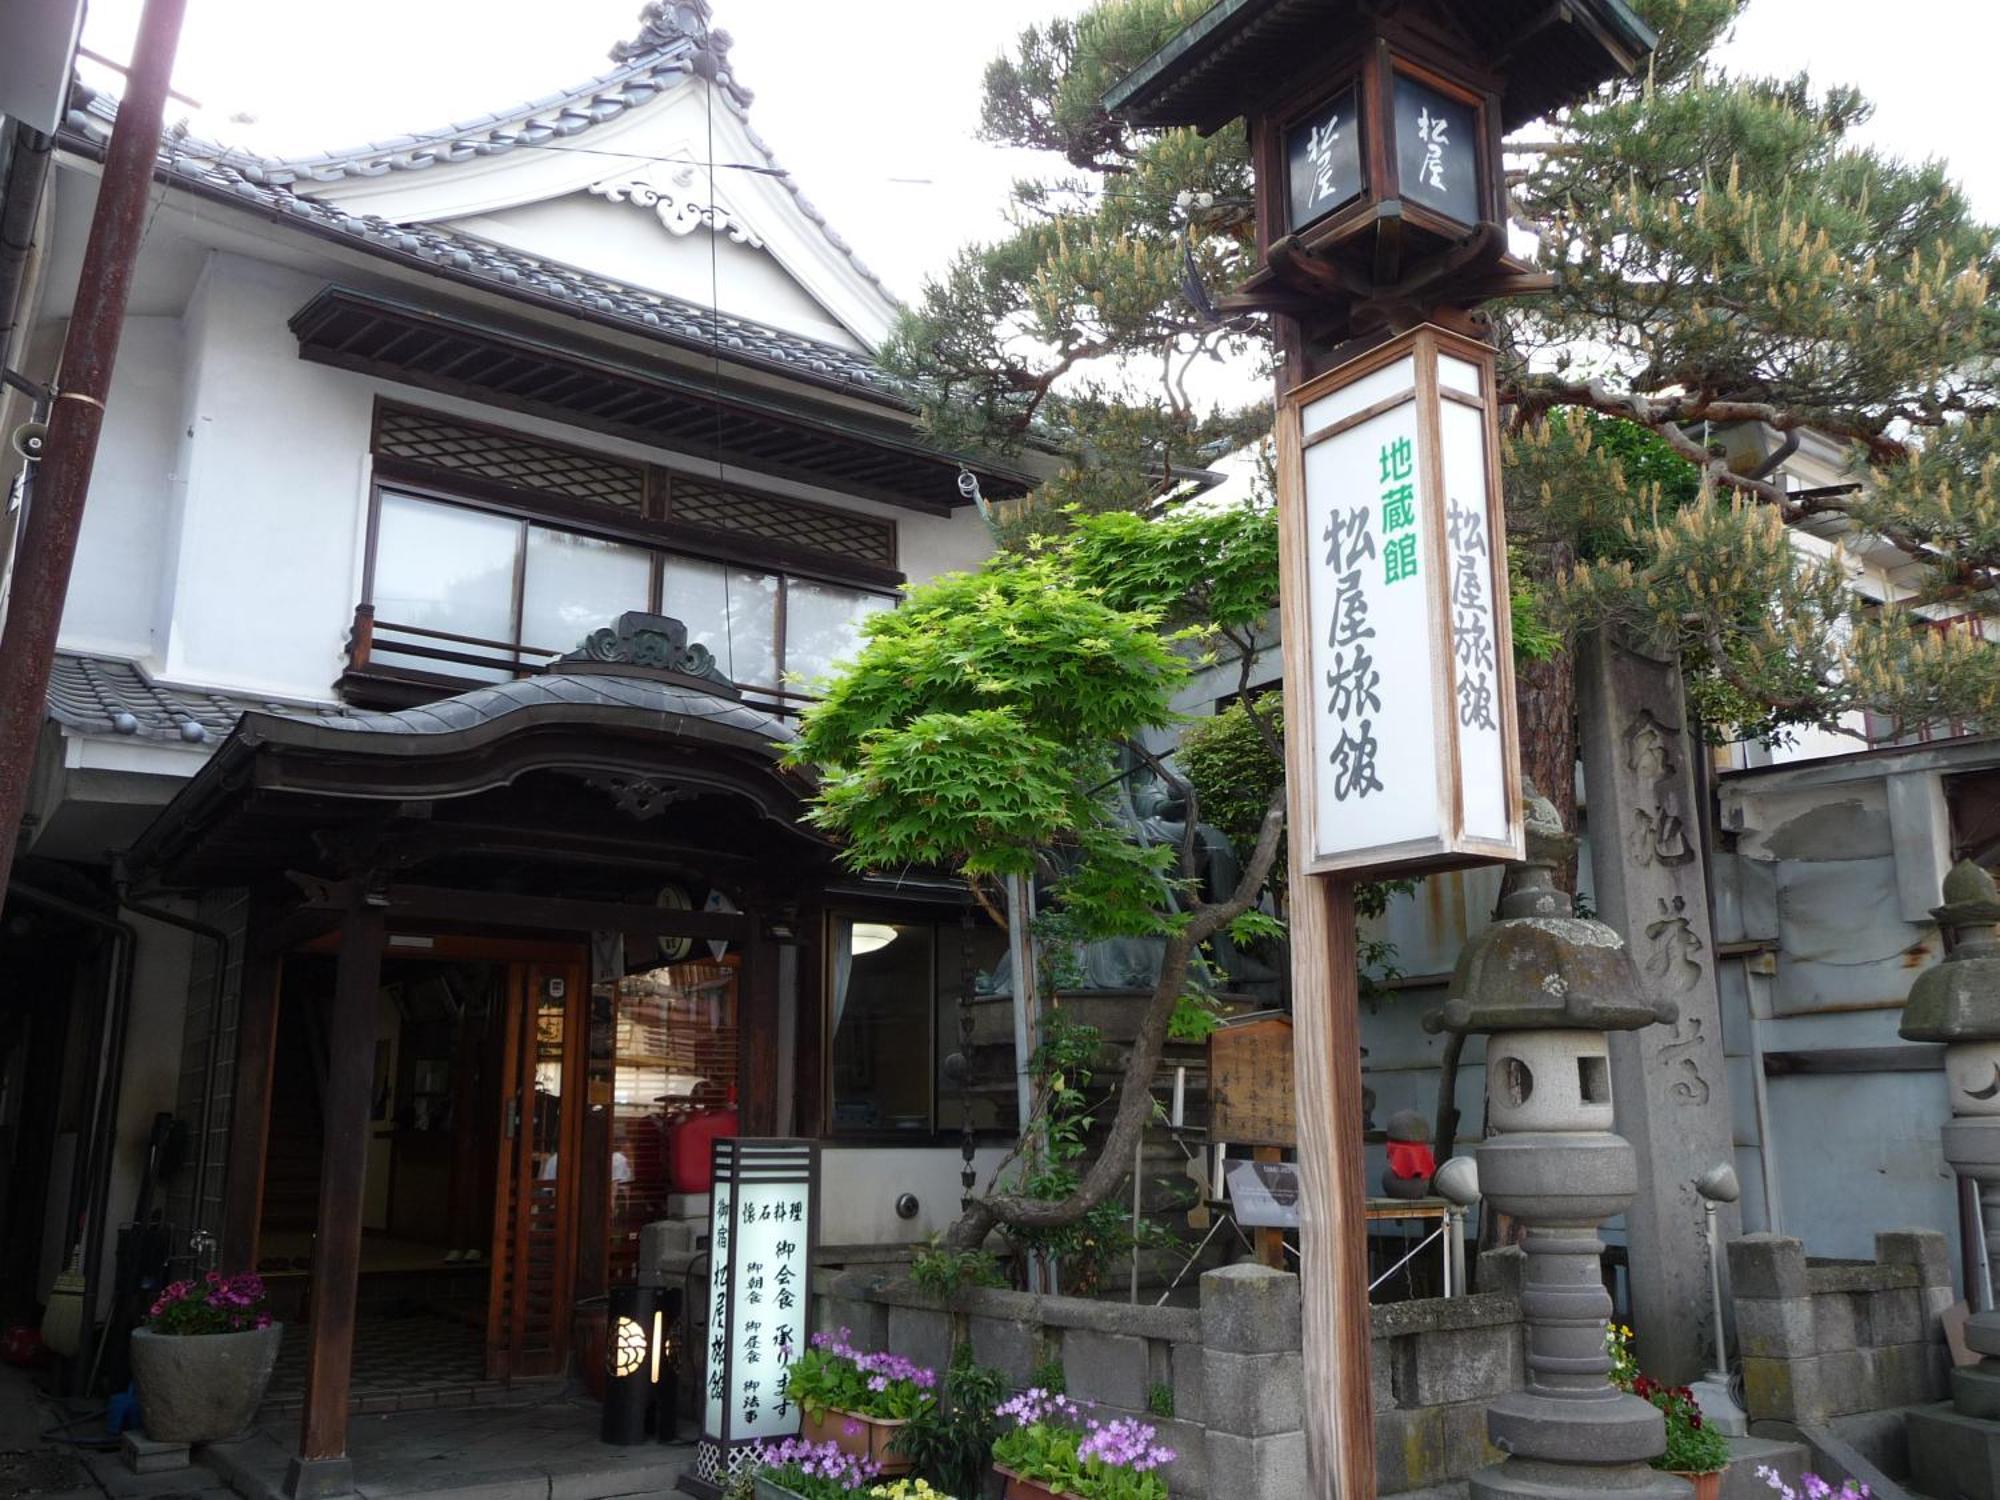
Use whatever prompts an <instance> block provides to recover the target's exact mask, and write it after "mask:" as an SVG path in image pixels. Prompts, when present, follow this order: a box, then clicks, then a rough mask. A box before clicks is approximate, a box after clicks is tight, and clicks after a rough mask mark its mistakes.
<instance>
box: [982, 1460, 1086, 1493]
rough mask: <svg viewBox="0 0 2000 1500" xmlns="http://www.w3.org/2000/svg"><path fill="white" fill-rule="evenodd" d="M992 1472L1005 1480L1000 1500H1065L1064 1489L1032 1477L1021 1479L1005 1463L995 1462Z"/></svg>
mask: <svg viewBox="0 0 2000 1500" xmlns="http://www.w3.org/2000/svg"><path fill="white" fill-rule="evenodd" d="M993 1472H994V1473H995V1474H998V1475H999V1476H1000V1477H1001V1478H1002V1479H1004V1480H1006V1481H1007V1487H1006V1488H1005V1489H1004V1490H1002V1491H1001V1492H1000V1500H1065V1496H1066V1495H1067V1494H1068V1491H1066V1490H1052V1489H1050V1488H1049V1487H1048V1486H1047V1485H1045V1484H1041V1483H1039V1482H1037V1481H1036V1480H1033V1479H1023V1478H1022V1477H1021V1476H1020V1475H1019V1474H1016V1473H1015V1472H1014V1471H1013V1470H1012V1469H1010V1468H1008V1467H1007V1466H1006V1465H1005V1464H995V1465H994V1466H993Z"/></svg>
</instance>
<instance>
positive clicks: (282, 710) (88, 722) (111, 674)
mask: <svg viewBox="0 0 2000 1500" xmlns="http://www.w3.org/2000/svg"><path fill="white" fill-rule="evenodd" d="M252 709H256V710H258V711H260V712H263V713H271V714H283V715H285V716H286V717H287V718H297V719H310V720H328V721H331V720H335V719H338V718H340V717H341V716H343V715H344V714H345V712H346V711H345V710H344V709H341V708H339V707H337V706H334V705H326V706H323V707H321V706H314V705H301V704H295V703H277V702H273V701H271V700H269V699H265V698H257V697H250V696H247V695H244V694H237V693H219V692H215V691H212V690H210V689H208V688H196V687H175V686H172V685H170V684H168V683H163V682H155V681H154V680H153V679H152V678H151V677H149V676H148V675H147V674H146V672H145V669H144V668H142V667H140V666H139V665H138V664H137V663H136V662H130V661H125V660H123V659H121V658H118V657H109V656H84V655H80V654H77V653H74V652H68V651H59V652H57V653H56V658H55V663H54V666H53V667H52V669H51V671H50V673H49V717H50V718H52V719H54V720H55V721H56V722H57V723H58V724H61V725H62V726H63V727H64V728H65V729H71V730H75V731H76V732H78V733H80V734H108V735H123V736H129V737H131V738H133V739H141V740H170V741H179V742H181V743H183V744H190V745H201V744H213V743H214V742H216V741H218V740H220V739H222V738H223V736H225V735H227V734H228V733H229V731H230V730H232V729H234V728H235V727H236V721H237V720H238V719H240V718H242V717H243V715H244V714H245V713H246V712H248V711H250V710H252Z"/></svg>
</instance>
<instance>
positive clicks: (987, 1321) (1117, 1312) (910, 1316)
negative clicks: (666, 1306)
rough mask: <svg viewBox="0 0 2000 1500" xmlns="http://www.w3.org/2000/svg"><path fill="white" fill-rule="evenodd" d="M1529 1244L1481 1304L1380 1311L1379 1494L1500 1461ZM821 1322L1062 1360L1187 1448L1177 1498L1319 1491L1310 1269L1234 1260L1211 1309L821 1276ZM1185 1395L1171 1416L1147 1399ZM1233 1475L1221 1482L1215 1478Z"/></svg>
mask: <svg viewBox="0 0 2000 1500" xmlns="http://www.w3.org/2000/svg"><path fill="white" fill-rule="evenodd" d="M1519 1259H1520V1252H1519V1251H1500V1252H1496V1253H1495V1254H1492V1255H1489V1256H1487V1257H1483V1258H1482V1262H1481V1267H1480V1271H1481V1278H1482V1279H1481V1281H1480V1285H1482V1286H1486V1287H1489V1288H1495V1287H1497V1288H1499V1290H1489V1291H1487V1292H1485V1293H1482V1294H1480V1295H1477V1296H1471V1297H1462V1298H1455V1299H1452V1300H1450V1301H1445V1300H1443V1299H1426V1300H1423V1301H1416V1302H1401V1303H1392V1304H1388V1305H1385V1306H1382V1307H1377V1308H1375V1309H1374V1340H1373V1347H1372V1358H1373V1366H1374V1368H1373V1377H1374V1392H1375V1409H1376V1416H1375V1421H1376V1445H1377V1474H1378V1492H1379V1493H1381V1494H1383V1495H1396V1494H1404V1493H1407V1492H1411V1491H1420V1490H1429V1489H1432V1488H1434V1487H1436V1486H1440V1485H1446V1484H1449V1483H1451V1482H1452V1481H1454V1480H1459V1479H1463V1478H1464V1477H1465V1476H1466V1475H1468V1474H1470V1473H1472V1472H1473V1471H1474V1470H1475V1469H1478V1468H1481V1467H1483V1466H1484V1465H1486V1464H1488V1463H1492V1462H1495V1461H1496V1460H1497V1459H1498V1458H1499V1455H1498V1454H1497V1453H1495V1452H1494V1451H1493V1450H1492V1449H1491V1448H1489V1447H1488V1446H1487V1443H1486V1417H1485V1412H1486V1403H1487V1401H1488V1400H1489V1399H1491V1398H1492V1397H1493V1396H1496V1395H1499V1394H1501V1393H1502V1392H1505V1391H1509V1390H1514V1389H1517V1388H1519V1386H1520V1385H1521V1384H1522V1382H1523V1379H1524V1375H1525V1366H1524V1355H1523V1343H1522V1330H1521V1313H1520V1304H1519V1300H1518V1296H1519V1267H1518V1262H1519ZM815 1289H816V1290H817V1292H818V1293H819V1295H818V1297H817V1299H816V1319H817V1322H818V1324H819V1326H820V1327H821V1328H828V1329H839V1328H845V1329H847V1330H848V1332H849V1336H850V1337H851V1338H852V1339H853V1340H854V1342H855V1343H856V1344H857V1345H859V1346H861V1347H863V1348H883V1349H893V1350H895V1351H896V1352H897V1353H899V1354H902V1355H905V1356H906V1357H908V1358H911V1359H914V1360H917V1361H918V1362H919V1363H922V1364H926V1365H930V1366H932V1367H934V1368H938V1369H942V1368H943V1367H944V1366H945V1365H946V1364H947V1363H949V1361H950V1358H951V1353H952V1350H953V1349H954V1348H955V1347H956V1345H957V1344H958V1343H960V1342H968V1341H969V1342H970V1344H971V1347H972V1357H973V1359H974V1360H976V1361H977V1362H978V1363H980V1364H983V1365H988V1366H991V1367H993V1368H996V1369H998V1370H1000V1371H1002V1372H1003V1373H1005V1375H1006V1376H1007V1378H1008V1380H1009V1381H1011V1382H1012V1383H1013V1384H1014V1385H1015V1386H1016V1387H1017V1388H1018V1387H1024V1386H1027V1385H1029V1384H1031V1383H1032V1380H1033V1376H1034V1372H1035V1371H1037V1370H1038V1369H1042V1368H1045V1367H1046V1366H1047V1365H1049V1364H1051V1363H1054V1362H1059V1363H1060V1364H1061V1366H1062V1369H1063V1376H1064V1380H1065V1383H1066V1384H1067V1387H1068V1390H1069V1394H1070V1395H1071V1396H1073V1397H1075V1398H1076V1399H1077V1400H1079V1401H1088V1402H1091V1403H1093V1404H1094V1405H1095V1406H1096V1407H1097V1409H1098V1411H1099V1413H1100V1414H1102V1415H1103V1416H1105V1417H1114V1416H1124V1415H1135V1416H1140V1417H1143V1418H1145V1419H1146V1420H1147V1421H1151V1422H1153V1423H1155V1424H1156V1425H1157V1426H1158V1427H1159V1428H1160V1435H1161V1440H1162V1441H1163V1442H1165V1443H1166V1444H1167V1445H1168V1446H1170V1447H1172V1448H1173V1449H1174V1450H1175V1452H1176V1454H1177V1455H1178V1456H1177V1458H1176V1460H1175V1462H1174V1464H1173V1465H1172V1466H1171V1467H1170V1468H1169V1469H1168V1470H1167V1476H1166V1477H1167V1482H1168V1485H1169V1487H1170V1488H1171V1490H1172V1493H1173V1495H1174V1497H1175V1500H1203V1497H1213V1500H1232V1497H1235V1496H1239V1495H1287V1494H1304V1493H1305V1489H1306V1470H1305V1461H1306V1459H1305V1431H1304V1419H1305V1417H1304V1413H1305V1371H1304V1360H1303V1354H1302V1334H1301V1325H1300V1309H1299V1284H1298V1278H1297V1277H1296V1276H1292V1275H1290V1274H1288V1273H1284V1272H1279V1271H1273V1270H1270V1269H1268V1268H1266V1267H1263V1266H1227V1267H1224V1268H1223V1269H1221V1270H1216V1271H1210V1272H1209V1273H1208V1274H1207V1275H1205V1276H1203V1277H1202V1280H1201V1306H1200V1307H1199V1309H1188V1308H1163V1307H1150V1306H1139V1307H1133V1306H1130V1305H1128V1304H1125V1303H1121V1302H1098V1301H1092V1300H1089V1299H1086V1298H1076V1297H1036V1296H1030V1295H1028V1294H1026V1293H1022V1292H1004V1291H990V1290H979V1291H970V1292H966V1293H964V1294H963V1295H961V1296H960V1297H959V1298H958V1299H957V1300H956V1301H955V1302H954V1303H953V1305H952V1306H951V1307H949V1308H947V1307H945V1306H944V1305H943V1304H941V1303H939V1302H938V1301H937V1300H936V1299H934V1298H931V1297H929V1296H927V1295H926V1294H925V1293H923V1292H920V1291H918V1290H917V1289H916V1288H915V1287H914V1286H912V1285H911V1284H910V1282H909V1281H908V1280H907V1279H906V1278H904V1277H901V1276H898V1275H893V1274H889V1273H871V1272H864V1271H848V1272H844V1273H822V1275H821V1276H820V1277H819V1278H818V1280H817V1281H816V1283H815ZM1163 1390H1164V1391H1170V1392H1171V1393H1172V1404H1171V1410H1172V1413H1173V1414H1172V1416H1171V1417H1163V1416H1160V1415H1158V1414H1156V1413H1154V1412H1152V1411H1150V1410H1149V1408H1150V1407H1151V1406H1152V1405H1153V1404H1154V1396H1155V1393H1156V1392H1160V1391H1163ZM1210 1475H1215V1476H1227V1478H1226V1482H1223V1481H1222V1480H1221V1479H1220V1478H1219V1479H1218V1480H1217V1482H1214V1483H1211V1481H1210V1479H1209V1476H1210Z"/></svg>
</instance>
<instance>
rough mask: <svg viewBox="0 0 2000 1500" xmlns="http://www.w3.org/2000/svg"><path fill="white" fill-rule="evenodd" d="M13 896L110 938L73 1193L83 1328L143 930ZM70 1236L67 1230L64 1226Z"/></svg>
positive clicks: (91, 1305)
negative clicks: (79, 1223)
mask: <svg viewBox="0 0 2000 1500" xmlns="http://www.w3.org/2000/svg"><path fill="white" fill-rule="evenodd" d="M7 894H8V896H9V897H11V898H14V899H18V900H21V901H25V902H27V903H28V904H29V905H30V906H39V907H42V908H44V909H45V910H48V911H53V912H58V913H60V914H61V915H63V916H66V917H69V918H70V919H72V920H73V921H77V922H82V923H85V924H86V925H88V926H91V927H95V928H97V929H98V930H99V931H100V932H108V933H110V934H111V941H112V945H113V946H112V968H111V984H110V987H109V989H108V991H107V992H106V994H105V997H104V1005H105V1018H104V1023H103V1026H102V1027H101V1028H100V1031H99V1047H98V1050H99V1052H100V1055H101V1059H102V1061H101V1066H100V1069H99V1071H98V1073H97V1075H96V1077H95V1078H94V1079H93V1081H92V1089H93V1091H94V1094H95V1098H94V1099H93V1101H92V1111H91V1112H92V1115H93V1116H94V1118H93V1119H92V1122H91V1127H90V1143H89V1149H88V1150H87V1151H85V1153H84V1183H83V1191H82V1194H81V1195H79V1194H78V1193H77V1191H76V1190H75V1188H74V1187H72V1189H71V1193H70V1199H71V1203H70V1208H71V1215H70V1216H71V1218H72V1219H74V1218H75V1217H76V1207H77V1204H76V1199H77V1198H78V1197H79V1196H81V1197H82V1198H83V1199H84V1205H85V1206H84V1215H83V1217H84V1222H85V1224H86V1225H87V1226H88V1229H87V1231H86V1232H85V1235H84V1242H83V1308H84V1326H85V1327H86V1328H90V1327H94V1326H95V1324H96V1321H97V1302H98V1296H97V1294H98V1289H99V1286H100V1284H101V1282H102V1280H103V1275H104V1220H105V1217H106V1215H107V1214H108V1213H109V1212H110V1208H111V1157H112V1152H113V1146H114V1144H115V1143H114V1141H113V1137H114V1136H115V1135H116V1133H117V1129H118V1100H119V1096H120V1095H121V1094H122V1092H123V1089H124V1082H125V1038H126V1035H127V1033H128V1031H129V1030H130V1023H131V1019H132V954H133V950H134V949H135V948H136V947H137V946H138V941H139V934H138V930H137V929H136V928H134V927H133V926H132V924H131V923H130V922H125V921H120V920H119V919H118V918H116V917H107V916H105V915H104V913H102V912H100V911H93V910H92V909H91V908H90V907H88V906H82V905H79V904H78V903H76V902H74V901H68V900H65V899H64V898H63V897H61V896H57V895H53V894H51V893H50V892H48V891H42V890H37V889H36V888H35V887H33V886H31V885H25V884H23V883H22V882H20V881H18V880H14V881H10V882H8V885H7ZM64 1232H65V1233H68V1227H67V1226H65V1229H64Z"/></svg>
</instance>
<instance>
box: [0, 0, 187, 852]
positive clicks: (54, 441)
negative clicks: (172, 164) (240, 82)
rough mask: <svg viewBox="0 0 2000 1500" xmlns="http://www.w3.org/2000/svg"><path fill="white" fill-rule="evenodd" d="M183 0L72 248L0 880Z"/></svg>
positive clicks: (10, 670)
mask: <svg viewBox="0 0 2000 1500" xmlns="http://www.w3.org/2000/svg"><path fill="white" fill-rule="evenodd" d="M186 7H187V0H146V8H145V10H144V12H143V13H142V14H141V16H140V18H139V35H138V39H137V41H136V42H135V44H134V48H133V64H132V75H131V77H132V88H131V92H130V93H128V94H127V95H126V97H125V99H124V101H123V102H122V104H121V105H120V107H119V110H118V120H117V123H116V124H115V125H113V127H112V130H111V141H110V144H109V145H108V147H107V148H106V150H105V156H104V175H103V177H102V179H101V180H100V182H99V183H98V190H97V209H96V212H95V213H94V214H93V215H92V217H91V222H90V237H89V239H88V240H87V241H86V242H85V244H84V249H83V265H82V268H81V274H80V276H79V279H78V284H77V294H76V306H75V309H74V311H73V312H72V313H71V315H70V320H69V331H68V333H67V335H66V336H65V337H64V340H63V352H62V362H61V366H60V368H61V371H62V389H61V390H60V391H58V392H57V393H56V399H55V402H54V410H53V411H52V412H51V414H50V418H49V435H48V441H47V445H46V447H45V448H44V450H43V457H42V460H41V465H40V472H39V474H38V475H37V477H36V485H35V508H34V510H33V511H31V512H30V513H29V514H28V515H27V517H26V518H25V519H24V521H23V524H22V531H21V541H20V550H19V552H18V554H17V555H16V557H15V561H14V577H13V585H12V589H11V591H10V594H9V597H8V602H7V618H6V623H5V626H4V628H0V880H4V879H5V878H6V877H7V876H8V875H9V874H10V873H11V872H12V870H13V868H14V849H15V845H16V843H17V842H18V841H19V838H20V831H21V815H22V813H23V812H24V811H25V810H26V807H27V801H28V782H29V780H30V778H31V776H32V775H33V772H34V765H35V755H36V751H37V750H38V748H39V747H40V743H41V737H42V725H43V723H44V722H45V721H46V720H47V718H48V707H47V699H48V690H49V670H50V667H51V665H52V663H53V661H54V658H55V647H56V637H57V634H58V632H59V631H60V629H61V626H62V612H63V603H64V600H65V599H66V598H67V597H68V595H69V579H70V570H71V568H72V566H73V565H74V564H75V561H76V544H77V536H78V534H79V533H80V531H81V530H82V527H83V507H84V499H85V496H86V494H87V493H88V491H89V489H90V475H91V469H92V467H93V465H94V464H95V462H96V458H97V441H98V435H99V433H100V431H101V430H102V427H103V423H104V403H105V399H106V397H107V396H108V395H109V394H110V390H111V372H112V368H113V366H114V365H115V364H116V363H117V359H118V335H119V332H120V330H121V328H122V327H123V324H124V321H125V308H126V305H127V303H128V302H129V301H130V299H131V293H132V277H133V272H134V271H135V270H136V269H137V266H138V262H139V247H140V245H141V244H142V243H143V241H144V239H145V234H146V201H147V198H148V196H149V193H150V190H151V188H152V183H153V170H154V168H155V166H156V165H157V164H158V157H159V150H160V123H161V119H162V117H163V116H164V114H165V111H166V102H167V83H168V80H169V78H170V76H171V74H172V72H173V65H174V49H175V47H176V45H177V44H178V42H179V39H180V29H181V16H182V13H183V12H184V11H185V10H186Z"/></svg>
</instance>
